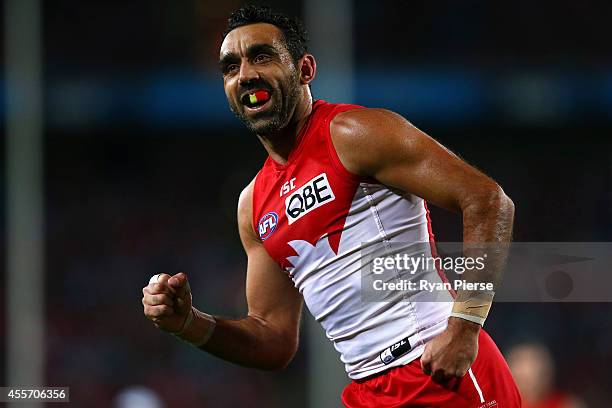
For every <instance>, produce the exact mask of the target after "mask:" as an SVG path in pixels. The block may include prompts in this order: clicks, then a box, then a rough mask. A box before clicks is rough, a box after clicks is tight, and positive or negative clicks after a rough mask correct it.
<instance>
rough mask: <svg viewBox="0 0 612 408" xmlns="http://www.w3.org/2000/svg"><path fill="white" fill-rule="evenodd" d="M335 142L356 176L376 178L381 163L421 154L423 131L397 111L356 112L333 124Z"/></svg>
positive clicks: (335, 118) (354, 110)
mask: <svg viewBox="0 0 612 408" xmlns="http://www.w3.org/2000/svg"><path fill="white" fill-rule="evenodd" d="M330 134H331V138H332V142H333V144H334V147H335V149H336V151H337V152H338V156H339V157H340V160H341V161H342V164H343V165H344V166H345V167H346V168H347V169H348V170H349V171H351V172H352V173H355V174H359V175H363V176H371V175H374V174H375V173H376V171H377V169H378V168H379V167H380V165H381V163H383V162H385V161H386V162H388V161H392V160H395V159H396V158H397V157H401V158H402V159H403V160H407V159H409V158H410V156H411V155H412V154H416V153H418V149H419V148H420V146H419V138H420V135H419V131H418V129H416V128H415V127H414V126H412V124H410V122H408V121H407V120H406V119H404V118H403V117H402V116H400V115H398V114H397V113H395V112H391V111H389V110H385V109H367V108H365V109H353V110H349V111H346V112H342V113H340V114H338V115H337V116H336V117H334V119H333V120H332V122H331V123H330Z"/></svg>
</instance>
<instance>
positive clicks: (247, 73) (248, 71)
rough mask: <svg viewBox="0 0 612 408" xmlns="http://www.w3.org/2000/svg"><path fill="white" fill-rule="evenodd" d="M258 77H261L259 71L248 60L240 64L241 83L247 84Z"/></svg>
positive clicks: (239, 77) (239, 78)
mask: <svg viewBox="0 0 612 408" xmlns="http://www.w3.org/2000/svg"><path fill="white" fill-rule="evenodd" d="M257 78H259V73H258V72H257V70H256V69H255V67H254V66H253V65H252V64H251V63H249V62H248V61H244V62H243V63H242V64H241V65H240V74H239V76H238V80H239V81H240V83H241V84H247V83H249V82H251V81H252V80H254V79H257Z"/></svg>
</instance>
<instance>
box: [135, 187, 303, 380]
mask: <svg viewBox="0 0 612 408" xmlns="http://www.w3.org/2000/svg"><path fill="white" fill-rule="evenodd" d="M252 184H253V183H251V184H250V185H249V186H247V188H245V190H244V191H243V192H242V194H241V195H240V199H239V204H238V227H239V231H240V238H241V240H242V244H243V246H244V249H245V251H246V253H247V256H248V267H247V282H246V297H247V304H248V314H247V316H246V317H244V318H242V319H239V320H229V319H223V318H220V317H216V318H215V320H216V327H215V329H214V332H213V334H212V336H211V337H210V339H209V340H208V341H207V342H206V343H205V344H204V345H203V346H201V347H200V348H201V349H202V350H205V351H208V352H209V353H211V354H214V355H216V356H218V357H220V358H223V359H225V360H228V361H231V362H234V363H236V364H240V365H244V366H249V367H255V368H260V369H266V370H277V369H283V368H285V367H286V366H287V365H288V364H289V363H290V362H291V360H292V359H293V356H294V355H295V352H296V350H297V347H298V328H299V321H300V314H301V310H302V297H301V296H300V294H299V293H298V291H297V290H296V289H295V287H294V286H293V284H292V282H291V279H290V278H289V277H288V276H287V275H286V274H285V273H284V272H283V271H282V270H281V269H280V267H279V266H278V265H277V264H276V262H274V261H273V260H272V259H271V258H270V256H269V255H268V253H267V252H266V250H265V248H264V247H263V245H262V243H261V241H260V240H259V238H258V237H257V236H256V235H255V231H254V230H253V227H252V222H251V219H252V217H251V214H252V204H251V202H252ZM183 275H184V274H183ZM170 279H171V280H170V281H169V285H170V286H171V287H176V288H178V287H180V285H183V287H184V286H185V284H186V277H184V279H185V284H183V282H182V279H183V277H182V276H177V275H175V276H174V277H172V278H170ZM173 279H177V282H174V281H173ZM175 283H176V285H175ZM145 289H146V288H145ZM190 297H191V296H190V295H189V303H190ZM145 300H146V294H145ZM145 300H143V303H145ZM151 301H153V300H151ZM145 306H146V305H145ZM189 308H191V305H190V304H189ZM188 310H189V309H187V310H185V311H184V313H185V314H184V315H183V316H185V315H186V313H188ZM145 314H147V310H146V307H145ZM152 320H153V319H152ZM179 320H180V319H179ZM154 321H155V320H154ZM180 321H181V322H182V321H184V317H183V320H180ZM156 324H157V325H158V326H161V325H160V323H159V322H156ZM210 324H211V323H210V322H209V321H208V320H207V319H206V318H204V317H203V316H202V314H201V313H199V312H197V311H196V313H195V318H194V320H193V322H192V323H191V324H190V325H189V327H188V328H187V330H185V332H184V333H183V334H181V336H180V337H182V338H183V339H185V340H187V341H189V342H191V343H197V342H198V339H201V338H203V336H205V333H206V332H207V331H208V329H209V327H210ZM180 327H181V325H180V324H179V325H178V326H174V327H162V328H164V329H167V330H169V331H178V330H179V329H180Z"/></svg>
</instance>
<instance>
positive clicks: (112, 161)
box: [0, 0, 612, 408]
mask: <svg viewBox="0 0 612 408" xmlns="http://www.w3.org/2000/svg"><path fill="white" fill-rule="evenodd" d="M319 3H320V4H323V5H325V2H319ZM328 3H330V2H328ZM331 3H333V2H331ZM331 3H330V5H329V7H333V6H332V5H331ZM344 3H348V5H349V8H350V9H351V10H352V18H351V24H352V28H351V30H352V47H351V49H350V50H349V52H348V54H347V50H340V51H342V52H343V55H345V56H346V55H348V58H349V61H348V62H349V63H350V64H349V65H350V66H349V71H345V72H350V77H340V78H334V75H335V74H337V72H341V71H340V69H346V66H344V67H342V66H341V65H342V63H346V61H335V62H334V60H333V58H331V59H328V60H326V62H323V61H321V60H319V67H318V69H319V75H321V77H323V78H327V82H323V84H325V83H328V84H329V83H330V82H329V79H330V78H331V80H332V83H333V80H334V79H336V80H337V81H340V82H342V81H344V83H346V81H347V80H348V81H349V86H348V87H346V88H344V89H345V91H346V90H347V89H348V90H349V91H348V92H349V93H348V94H346V93H345V94H344V95H345V97H346V98H350V100H346V99H344V98H342V99H338V100H337V101H338V102H354V103H359V104H363V105H366V106H371V107H384V108H389V109H392V110H395V111H397V112H399V113H401V114H403V115H404V116H406V117H407V118H408V119H409V120H411V121H412V122H413V123H415V124H416V125H417V126H418V127H420V128H421V129H423V130H425V131H427V132H428V133H429V134H431V135H432V136H434V137H436V138H437V139H438V140H439V141H441V142H442V143H443V144H445V145H446V146H448V147H449V148H451V149H452V150H454V151H455V152H457V153H458V154H460V155H461V156H462V157H463V158H465V159H466V160H467V161H469V162H471V163H473V164H474V165H476V166H477V167H479V168H480V169H482V170H483V171H485V172H486V173H488V174H490V175H491V176H492V177H494V178H495V179H496V180H497V181H498V182H499V183H500V184H501V185H502V186H503V187H504V189H505V190H506V192H507V193H508V194H509V195H510V197H512V199H513V200H514V202H515V204H516V225H515V240H517V241H611V240H612V142H611V137H610V136H611V130H612V115H611V114H610V113H611V111H612V43H611V42H610V41H609V39H610V38H612V28H611V26H610V24H609V19H610V17H612V6H611V3H609V2H603V1H600V2H573V1H568V0H562V1H552V0H544V1H538V2H531V1H526V0H515V1H512V2H509V1H496V2H485V1H463V2H454V1H427V2H425V1H411V2H404V1H381V2H373V1H364V0H355V1H353V2H350V1H347V2H344ZM241 4H242V3H241V2H238V1H226V2H212V1H182V2H169V1H162V0H148V1H144V0H132V1H129V2H107V1H100V0H95V1H84V2H77V1H68V0H54V1H52V2H51V1H47V2H43V9H42V45H43V70H44V71H43V73H44V76H43V79H44V82H43V83H44V106H45V110H44V111H45V119H44V120H45V122H44V220H45V232H44V234H45V235H44V242H45V257H46V260H45V296H46V298H45V318H46V333H45V337H44V344H45V349H46V357H45V358H46V369H45V378H46V380H45V382H46V384H49V385H69V386H70V387H71V399H72V401H73V405H75V406H87V407H93V408H95V407H108V406H112V403H113V400H114V398H115V397H116V396H117V394H118V393H119V392H120V391H121V390H123V389H125V388H126V387H129V386H132V385H137V384H140V385H145V386H147V387H149V388H150V389H152V390H154V391H155V392H156V393H158V394H159V396H160V397H161V398H162V399H163V400H164V401H165V402H166V404H167V406H170V407H195V406H198V407H204V406H206V407H209V406H210V407H230V406H232V407H243V406H245V407H246V406H249V407H256V406H257V407H259V406H266V407H284V406H294V407H306V406H308V405H309V401H310V403H311V405H312V395H313V393H314V394H316V389H315V390H314V391H313V389H312V387H311V386H312V384H313V382H314V383H316V381H317V379H316V378H312V377H309V376H308V375H307V373H308V372H309V368H308V365H309V361H310V359H312V358H314V359H316V358H317V356H316V355H313V354H314V353H315V352H314V351H313V349H312V347H309V345H308V344H304V343H306V342H303V344H302V347H301V349H300V351H299V353H298V355H297V357H296V359H295V361H294V362H293V363H292V364H291V366H290V367H289V369H288V370H287V371H285V372H283V373H266V372H259V371H256V370H251V369H245V368H241V367H237V366H233V365H231V364H229V363H225V362H222V361H220V360H218V359H216V358H213V357H210V356H208V355H205V354H204V353H199V352H197V351H195V350H192V349H190V348H189V347H188V346H186V345H185V344H182V343H180V342H178V341H176V340H175V339H174V338H172V337H171V336H168V335H165V334H163V333H160V332H159V331H158V330H156V329H155V328H153V326H152V325H151V324H150V323H149V322H147V321H146V320H145V318H144V317H143V315H142V308H141V304H140V298H141V293H140V290H141V287H142V286H143V285H144V284H145V283H146V282H147V280H148V278H149V277H150V276H151V275H152V274H154V273H158V272H160V271H166V272H176V271H179V270H182V271H186V272H187V273H188V274H189V276H190V279H191V281H192V288H193V293H194V301H195V305H196V306H198V307H199V308H201V309H202V310H205V311H207V312H210V313H217V314H221V315H225V316H240V315H241V314H242V313H244V311H245V301H244V271H245V257H244V255H243V252H242V249H241V247H240V243H239V239H238V235H237V231H236V221H235V210H236V201H237V197H238V194H239V192H240V190H241V188H242V187H243V186H244V185H246V184H247V183H248V181H249V180H250V179H251V178H252V177H253V176H254V174H255V173H256V171H257V170H258V168H259V166H260V164H261V163H262V161H263V159H264V157H265V152H264V150H263V148H262V147H261V146H260V145H259V142H258V141H257V139H256V138H255V137H254V136H253V135H251V134H249V133H248V132H247V131H246V129H245V128H243V126H242V125H241V124H240V123H239V122H238V121H237V120H236V119H235V118H234V117H233V115H232V114H231V113H230V112H229V109H228V108H227V104H226V101H225V97H224V94H223V89H222V82H221V77H220V74H219V73H218V69H217V65H216V61H217V56H218V47H219V45H220V41H221V39H220V35H221V32H222V30H223V28H224V26H225V19H226V18H227V15H228V14H229V12H230V11H231V10H232V9H234V8H236V7H238V6H239V5H241ZM266 4H270V5H272V6H275V7H276V8H278V9H280V10H282V11H285V12H288V13H290V14H293V15H297V16H304V13H305V12H304V10H305V7H306V4H304V2H301V1H296V2H291V3H290V4H289V3H288V2H282V1H269V2H267V3H266ZM319 12H320V13H325V10H320V11H319ZM308 23H309V27H308V29H309V31H310V32H312V33H313V35H314V34H316V33H317V32H318V33H319V35H320V34H321V32H325V30H328V29H329V27H328V26H326V25H325V24H323V23H321V24H318V25H317V24H313V22H312V21H308ZM327 41H328V42H329V43H330V47H332V48H333V45H334V42H333V41H334V37H331V38H328V39H327ZM313 52H314V54H315V56H317V50H316V49H314V50H313ZM3 58H4V57H3ZM339 66H340V67H339ZM338 67H339V68H338ZM335 68H338V71H337V72H336V71H334V69H335ZM2 84H4V81H3V82H2ZM313 91H314V95H315V97H317V96H320V95H325V94H326V92H329V89H325V87H324V86H322V85H317V83H316V81H315V85H313ZM332 101H334V99H332ZM8 103H10V101H8ZM6 104H7V101H6V100H4V101H3V102H2V104H0V109H2V112H4V111H5V107H6ZM1 117H2V118H4V114H3V115H2V116H1ZM2 120H4V119H2ZM3 128H4V127H3ZM2 135H3V136H2V140H3V142H2V144H1V148H2V156H1V157H3V160H4V158H5V143H4V140H5V137H4V131H3V133H2ZM0 172H2V173H1V174H2V177H1V178H0V183H1V184H0V192H1V193H2V194H3V196H4V198H5V199H4V200H2V203H5V202H6V189H5V177H4V175H5V166H2V167H1V168H0ZM3 208H4V204H3ZM432 212H433V215H432V218H433V227H434V232H435V233H436V234H437V238H438V240H441V241H454V240H460V229H461V224H460V220H459V219H458V218H457V217H456V216H455V215H453V214H448V213H445V212H443V211H439V210H436V209H432ZM0 222H1V223H2V224H0V227H1V228H2V231H5V229H6V228H5V226H6V219H5V218H4V217H3V218H2V219H1V220H0ZM0 239H1V240H2V245H0V251H2V253H1V255H2V261H3V262H2V265H6V262H5V261H6V245H7V242H6V234H4V233H3V234H2V235H1V237H0ZM0 279H1V281H2V287H3V288H4V287H5V282H6V273H5V268H4V266H3V267H2V275H1V277H0ZM2 296H3V299H5V298H6V293H4V290H3V291H2ZM23 296H26V297H27V293H24V294H23ZM611 315H612V307H611V305H610V304H584V303H583V304H576V303H573V304H568V303H566V304H563V303H555V304H552V303H549V304H519V305H516V304H496V305H495V306H494V309H493V313H492V315H491V317H490V318H489V320H488V322H487V330H488V331H489V332H490V333H491V334H492V336H493V337H494V338H495V339H496V341H497V342H498V344H499V346H500V348H501V349H502V351H507V350H508V349H509V348H510V347H512V345H513V344H515V343H517V342H519V341H523V340H538V341H542V342H544V343H545V344H547V345H548V347H549V348H550V349H551V351H552V353H553V355H554V357H555V360H556V362H557V366H556V372H557V383H558V386H559V388H560V389H563V390H567V391H570V392H572V393H574V394H576V395H578V396H580V397H581V398H582V399H583V400H584V401H586V402H587V403H588V405H589V406H593V407H603V406H608V405H609V401H610V399H611V398H612V392H611V391H610V390H611V389H612V376H611V375H610V369H609V367H610V366H612V349H611V347H610V344H612V318H611V317H610V316H611ZM0 319H4V320H2V324H1V325H0V342H2V348H3V350H5V346H6V344H5V341H4V339H5V337H6V332H7V330H8V328H7V327H6V324H5V322H6V316H4V313H2V314H0ZM6 360H7V359H6V354H5V353H3V354H2V366H4V363H5V362H6ZM6 375H7V373H2V374H0V384H5V383H6V381H5V379H6ZM319 380H320V379H319ZM328 380H329V381H333V379H329V378H325V379H324V381H328ZM336 381H339V382H343V381H346V380H345V379H344V378H340V379H336ZM309 387H310V388H309ZM338 393H339V391H338Z"/></svg>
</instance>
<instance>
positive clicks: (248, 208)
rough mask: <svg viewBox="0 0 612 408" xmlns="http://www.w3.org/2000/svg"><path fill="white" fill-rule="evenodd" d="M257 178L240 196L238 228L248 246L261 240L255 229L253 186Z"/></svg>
mask: <svg viewBox="0 0 612 408" xmlns="http://www.w3.org/2000/svg"><path fill="white" fill-rule="evenodd" d="M254 185H255V178H254V179H253V180H251V182H250V183H249V184H248V185H247V186H246V187H245V188H244V189H243V190H242V192H241V193H240V197H238V230H239V232H240V239H241V240H242V242H243V244H244V245H245V246H246V245H247V244H248V243H252V242H259V239H258V238H257V236H256V235H255V231H254V230H253V222H252V220H253V187H254Z"/></svg>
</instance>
